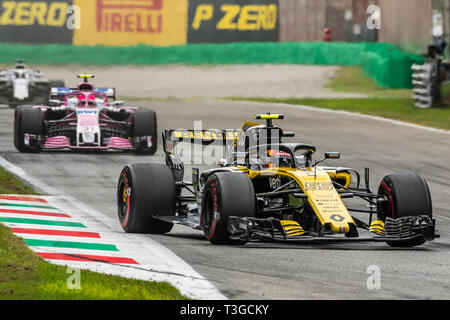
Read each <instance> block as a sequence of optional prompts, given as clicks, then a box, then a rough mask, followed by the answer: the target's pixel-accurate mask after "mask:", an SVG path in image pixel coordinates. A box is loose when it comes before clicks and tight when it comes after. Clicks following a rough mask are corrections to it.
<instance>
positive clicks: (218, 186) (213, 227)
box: [200, 172, 256, 245]
mask: <svg viewBox="0 0 450 320" xmlns="http://www.w3.org/2000/svg"><path fill="white" fill-rule="evenodd" d="M255 212H256V196H255V191H254V189H253V184H252V182H251V180H250V178H249V177H248V176H246V175H244V174H240V173H230V172H218V173H215V174H212V175H211V176H209V177H208V179H207V181H206V184H205V187H204V189H203V200H202V210H201V214H200V226H201V227H202V229H203V232H204V234H205V236H206V238H207V239H208V240H209V241H210V242H211V243H212V244H216V245H225V244H244V243H245V241H241V240H231V239H230V234H229V231H228V218H229V217H230V216H238V217H254V216H255Z"/></svg>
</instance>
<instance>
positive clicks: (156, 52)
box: [0, 42, 423, 88]
mask: <svg viewBox="0 0 450 320" xmlns="http://www.w3.org/2000/svg"><path fill="white" fill-rule="evenodd" d="M17 58H20V59H25V60H26V61H28V63H30V64H52V65H63V64H85V65H167V64H184V65H224V64H306V65H340V66H347V65H359V66H361V67H362V69H363V71H364V74H366V75H368V76H370V77H371V78H373V79H374V80H375V82H376V83H377V84H378V85H379V86H382V87H388V88H411V64H412V63H421V62H423V58H422V57H421V56H418V55H414V54H409V53H405V52H402V51H400V50H399V49H398V48H397V47H396V46H395V45H393V44H387V43H374V42H359V43H344V42H250V43H246V42H240V43H227V44H187V45H179V46H169V47H156V46H149V45H138V46H131V47H111V46H74V45H56V44H55V45H51V44H50V45H17V44H1V45H0V63H2V64H10V63H11V62H13V61H14V60H15V59H17Z"/></svg>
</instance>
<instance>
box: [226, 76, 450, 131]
mask: <svg viewBox="0 0 450 320" xmlns="http://www.w3.org/2000/svg"><path fill="white" fill-rule="evenodd" d="M326 86H327V87H328V88H330V89H332V90H334V91H336V92H352V93H363V94H365V95H367V96H368V97H367V98H346V99H317V98H261V97H255V98H241V97H232V98H229V100H234V101H254V102H261V103H285V104H292V105H305V106H311V107H317V108H324V109H331V110H344V111H350V112H357V113H362V114H368V115H373V116H380V117H384V118H389V119H394V120H400V121H404V122H409V123H414V124H418V125H423V126H428V127H433V128H438V129H446V130H450V107H433V108H429V109H419V108H417V107H415V106H414V101H413V99H412V91H411V90H407V89H385V88H379V87H378V86H377V85H376V84H375V83H374V82H373V81H372V79H370V78H369V77H366V76H364V75H363V74H362V72H361V68H359V67H341V68H340V70H339V71H338V72H337V73H336V75H335V77H333V78H331V79H330V81H329V82H328V83H327V85H326Z"/></svg>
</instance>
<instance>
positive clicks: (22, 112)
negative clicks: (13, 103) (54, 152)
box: [14, 106, 44, 153]
mask: <svg viewBox="0 0 450 320" xmlns="http://www.w3.org/2000/svg"><path fill="white" fill-rule="evenodd" d="M27 133H28V134H33V135H37V136H43V134H44V113H43V112H42V110H41V109H35V108H33V107H32V106H19V107H17V108H16V110H15V113H14V145H15V147H16V148H17V150H19V151H20V152H24V153H39V152H40V151H41V146H40V145H36V146H27V145H26V144H25V141H24V140H25V134H27Z"/></svg>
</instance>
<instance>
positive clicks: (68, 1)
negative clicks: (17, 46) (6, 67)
mask: <svg viewBox="0 0 450 320" xmlns="http://www.w3.org/2000/svg"><path fill="white" fill-rule="evenodd" d="M76 14H77V12H76V10H74V7H73V1H72V0H40V1H21V0H18V1H6V0H0V41H1V42H3V43H6V42H8V43H36V44H44V43H62V44H70V43H72V37H73V29H74V28H75V25H76V23H75V22H76V21H75V20H76Z"/></svg>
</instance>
